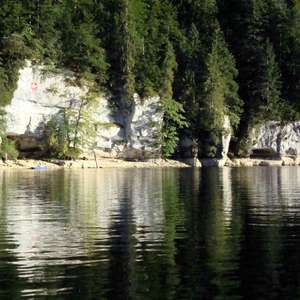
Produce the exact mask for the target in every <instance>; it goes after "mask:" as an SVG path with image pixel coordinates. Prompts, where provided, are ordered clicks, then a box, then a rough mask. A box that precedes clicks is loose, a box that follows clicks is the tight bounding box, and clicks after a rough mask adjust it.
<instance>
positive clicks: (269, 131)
mask: <svg viewBox="0 0 300 300" xmlns="http://www.w3.org/2000/svg"><path fill="white" fill-rule="evenodd" d="M255 149H267V150H272V151H274V153H277V154H278V155H280V156H282V157H284V156H292V157H297V156H300V122H293V123H292V122H291V123H288V124H286V125H283V126H281V125H280V123H279V122H274V121H271V122H267V123H266V124H264V125H263V126H261V127H260V128H259V129H258V131H257V137H256V140H255V141H254V145H253V146H252V147H251V149H250V153H252V152H253V151H255Z"/></svg>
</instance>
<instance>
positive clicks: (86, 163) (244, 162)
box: [0, 157, 300, 170]
mask: <svg viewBox="0 0 300 300" xmlns="http://www.w3.org/2000/svg"><path fill="white" fill-rule="evenodd" d="M299 165H300V159H293V158H289V157H285V158H281V159H276V160H275V159H257V158H235V159H232V160H230V159H228V158H226V159H203V160H201V162H200V161H199V160H195V159H185V160H184V159H183V160H172V159H161V158H160V159H148V160H145V161H138V160H137V161H128V160H123V159H117V158H116V159H113V158H100V159H97V163H96V161H95V160H74V161H71V160H58V159H40V160H39V159H18V160H15V161H11V160H8V161H6V162H3V161H0V170H1V169H2V170H10V169H33V168H34V167H45V169H46V170H55V169H56V170H57V169H105V168H116V169H124V168H193V167H194V168H195V167H196V168H198V167H231V168H238V167H257V166H265V167H268V166H269V167H280V166H299Z"/></svg>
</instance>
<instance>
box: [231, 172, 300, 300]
mask: <svg viewBox="0 0 300 300" xmlns="http://www.w3.org/2000/svg"><path fill="white" fill-rule="evenodd" d="M299 171H300V170H299V168H258V169H245V170H239V171H237V172H236V173H235V177H236V182H238V183H239V185H240V187H239V188H238V193H239V195H240V199H241V202H242V205H243V206H244V231H243V236H244V239H243V241H242V244H241V248H242V252H241V267H240V268H241V278H242V287H243V290H245V291H247V292H246V293H245V299H249V300H250V299H297V297H299V291H297V288H296V287H297V286H299V283H300V281H299V278H300V276H299V275H300V274H299V273H300V267H299V254H298V253H299V251H298V249H299V247H297V245H298V246H300V245H299V234H300V231H299V229H300V226H299V225H296V224H297V223H298V224H299V221H300V218H299V215H297V213H296V214H295V212H297V211H299V198H298V197H297V194H299V192H300V190H299V186H300V172H299ZM291 225H292V226H291ZM295 225H296V226H295Z"/></svg>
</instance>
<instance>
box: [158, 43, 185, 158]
mask: <svg viewBox="0 0 300 300" xmlns="http://www.w3.org/2000/svg"><path fill="white" fill-rule="evenodd" d="M176 67H177V63H176V56H175V52H174V49H173V47H172V45H171V43H170V42H169V43H167V44H166V50H165V59H164V62H163V70H164V80H163V82H162V88H161V92H160V97H161V106H162V111H163V128H162V134H161V135H162V139H161V142H162V155H163V156H164V157H169V156H171V155H172V154H173V153H174V151H175V148H176V146H177V142H178V129H179V128H182V127H185V126H187V123H186V120H185V118H184V117H183V112H184V110H183V106H182V105H181V104H180V103H178V102H177V101H175V100H174V99H173V81H174V71H175V69H176Z"/></svg>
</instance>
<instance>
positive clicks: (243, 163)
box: [201, 157, 300, 168]
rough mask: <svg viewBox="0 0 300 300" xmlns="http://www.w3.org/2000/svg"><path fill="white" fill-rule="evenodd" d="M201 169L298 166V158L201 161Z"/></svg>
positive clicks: (299, 162)
mask: <svg viewBox="0 0 300 300" xmlns="http://www.w3.org/2000/svg"><path fill="white" fill-rule="evenodd" d="M201 165H202V166H203V167H231V168H235V167H255V166H263V167H280V166H300V158H299V157H296V158H290V157H282V158H281V159H253V158H235V159H232V160H231V159H229V158H227V159H226V158H223V159H203V160H201Z"/></svg>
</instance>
